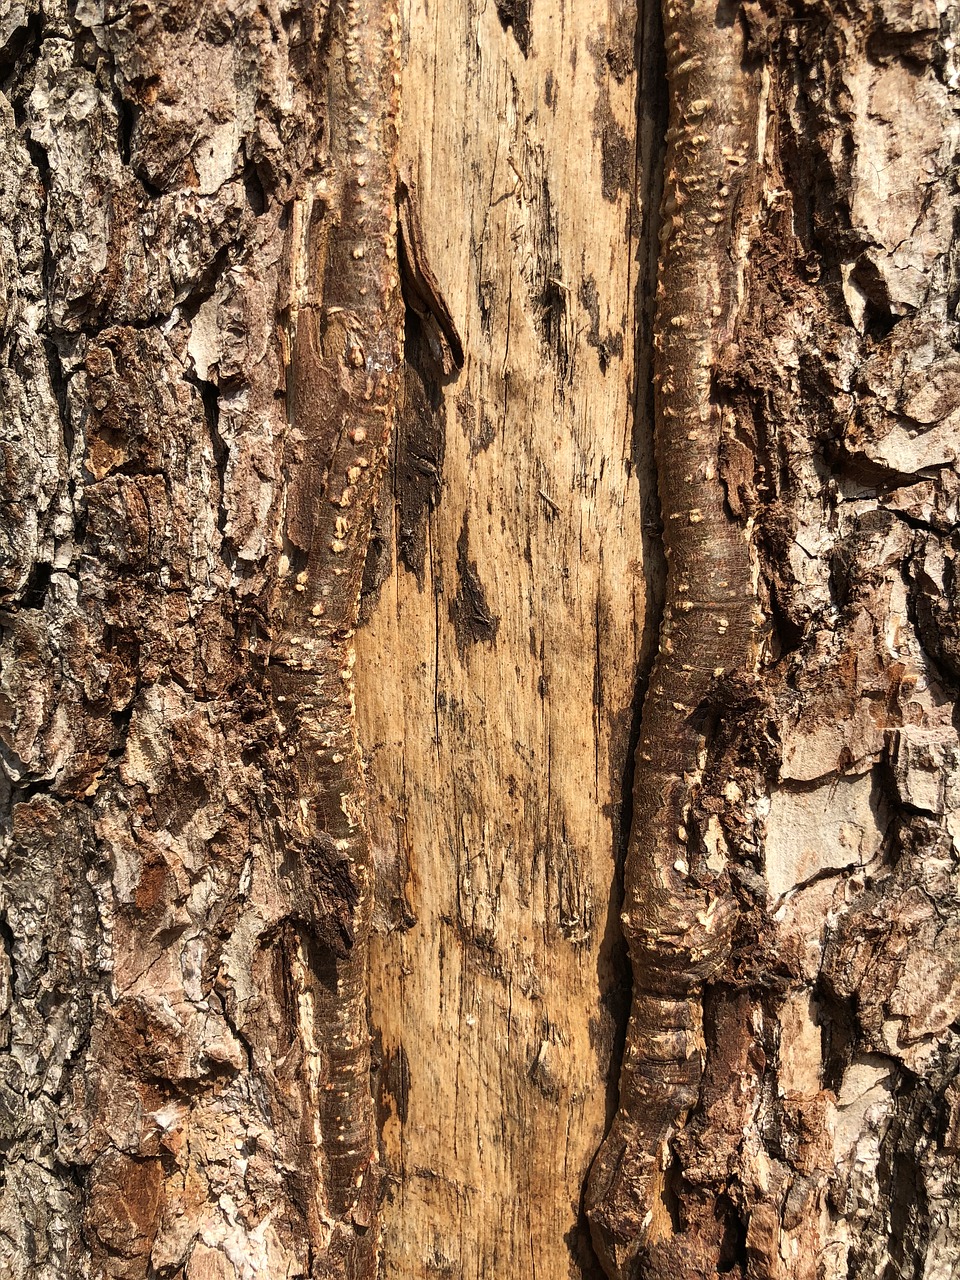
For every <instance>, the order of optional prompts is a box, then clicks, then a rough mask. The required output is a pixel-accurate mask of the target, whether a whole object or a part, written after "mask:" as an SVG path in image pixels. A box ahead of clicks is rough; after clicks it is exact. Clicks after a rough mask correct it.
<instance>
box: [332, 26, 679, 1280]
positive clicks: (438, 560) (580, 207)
mask: <svg viewBox="0 0 960 1280" xmlns="http://www.w3.org/2000/svg"><path fill="white" fill-rule="evenodd" d="M646 21H647V23H648V25H649V24H651V23H654V22H655V21H656V17H655V14H654V13H651V14H649V15H648V17H647V19H646ZM636 26H637V15H636V11H635V9H634V8H633V6H631V5H629V4H623V3H619V2H611V3H602V4H600V5H588V6H573V7H570V6H566V7H565V8H563V9H561V8H560V7H559V6H557V7H555V8H554V9H553V10H552V11H551V9H550V7H549V6H547V7H541V8H540V9H538V10H536V11H535V12H532V13H530V12H528V7H527V6H522V12H521V7H520V6H515V7H514V8H513V9H509V10H508V7H507V6H503V5H500V6H497V5H493V4H491V5H488V6H486V7H485V8H481V7H474V6H473V5H471V4H463V5H459V4H455V5H437V6H434V5H429V6H423V5H414V4H411V5H409V6H408V7H407V11H406V13H405V18H404V30H405V46H404V73H403V74H404V125H403V130H404V131H403V145H402V150H403V156H404V159H403V162H402V163H403V164H404V166H405V169H404V171H405V174H408V175H409V179H410V186H411V189H412V190H413V191H414V193H415V196H416V200H417V205H418V207H419V215H420V222H421V224H422V241H423V245H422V250H423V253H424V255H425V260H426V262H427V263H428V264H429V266H430V268H431V270H432V273H433V275H434V277H435V279H436V281H437V282H438V285H439V288H440V290H441V291H442V294H443V295H444V297H445V299H446V302H447V304H448V306H449V309H450V312H451V314H452V316H453V319H454V321H455V323H456V326H457V329H458V330H459V333H460V335H461V336H462V340H463V347H464V351H465V353H466V363H465V366H464V368H463V371H462V372H461V373H460V375H459V376H458V377H456V378H455V379H445V378H444V376H443V374H442V373H441V372H440V370H438V369H437V367H436V365H435V364H433V365H431V364H430V363H429V361H424V360H422V359H420V358H418V356H417V354H416V352H417V351H420V350H421V349H422V347H424V346H425V345H426V344H425V343H422V344H421V339H420V336H419V334H418V333H411V332H410V330H409V328H408V340H410V339H412V341H411V342H410V357H409V358H410V362H411V366H412V367H411V368H410V370H409V372H408V379H407V404H406V410H405V412H404V413H403V414H402V417H401V424H400V427H399V431H398V441H397V457H396V464H395V481H396V497H397V506H396V510H395V512H388V513H387V517H388V520H389V521H392V524H393V528H392V531H390V532H388V549H387V551H386V555H387V557H388V563H389V569H388V571H387V576H386V578H385V580H384V581H383V583H382V586H381V587H380V594H379V597H378V598H377V601H376V603H375V605H374V606H373V607H372V609H371V613H370V622H369V623H368V626H367V629H366V630H365V631H362V632H360V633H359V634H358V637H357V645H358V661H357V679H358V692H357V697H358V704H359V716H360V720H361V725H362V740H363V742H364V744H365V746H366V749H367V752H368V754H369V767H368V777H369V782H370V791H371V797H372V810H371V826H372V830H373V833H374V839H375V845H376V849H377V860H378V887H379V892H380V895H381V903H380V920H379V924H380V929H381V930H382V932H381V935H380V936H379V938H378V939H377V940H376V941H375V944H374V947H373V970H372V974H371V1007H372V1018H373V1023H374V1025H375V1027H376V1028H377V1031H378V1033H379V1035H380V1037H381V1042H382V1054H383V1068H382V1108H383V1112H382V1119H383V1142H384V1155H385V1161H386V1172H387V1179H388V1190H387V1198H386V1202H385V1204H384V1207H383V1222H384V1241H383V1274H384V1276H388V1277H404V1278H406V1277H410V1276H420V1275H435V1274H436V1275H450V1276H456V1277H461V1276H462V1277H464V1278H465V1280H467V1278H471V1277H483V1278H484V1280H487V1278H488V1277H489V1276H491V1275H493V1274H498V1273H499V1272H500V1271H501V1270H502V1269H503V1268H507V1269H510V1268H517V1269H518V1270H520V1272H521V1273H522V1274H529V1275H532V1276H533V1275H535V1276H537V1277H539V1278H541V1280H546V1278H548V1277H564V1278H566V1277H567V1276H569V1275H570V1274H571V1268H573V1272H574V1273H575V1274H594V1275H596V1274H598V1272H597V1266H596V1262H595V1260H594V1259H593V1258H592V1253H591V1250H590V1246H589V1242H588V1233H587V1231H586V1228H585V1224H584V1223H583V1222H582V1220H581V1212H580V1201H581V1196H582V1188H583V1182H584V1178H585V1176H586V1171H587V1168H588V1166H589V1163H590V1160H591V1159H592V1157H593V1154H594V1151H595V1150H596V1147H597V1145H598V1143H599V1141H600V1138H601V1136H602V1134H603V1131H604V1128H605V1125H606V1122H607V1118H608V1107H609V1105H610V1102H611V1101H612V1096H611V1093H610V1085H611V1083H612V1075H611V1059H612V1055H613V1054H614V1053H615V1037H616V1034H617V1027H618V1024H619V1023H621V1022H622V1017H623V1002H624V988H623V983H624V978H625V974H624V969H623V957H622V944H621V942H620V940H619V930H618V926H617V922H616V912H617V909H618V901H617V899H618V890H617V887H616V884H617V859H618V857H619V856H620V846H621V839H622V833H621V797H622V795H623V788H624V779H625V776H626V774H627V771H628V758H627V757H628V743H629V736H630V732H631V724H632V720H633V717H634V698H635V686H636V671H637V664H638V660H639V658H640V654H641V651H642V648H643V643H644V640H643V619H644V613H645V597H646V595H647V592H648V591H649V590H650V589H651V588H650V587H648V585H647V584H646V583H645V580H644V566H645V551H644V544H645V542H646V541H647V540H648V539H649V537H650V533H651V531H649V530H648V531H647V532H645V531H644V523H645V522H646V523H647V524H648V525H653V524H654V522H655V512H654V511H653V509H652V508H647V510H646V511H645V509H644V506H643V495H642V494H641V491H640V487H639V485H638V480H637V472H638V467H639V466H646V465H647V464H646V462H645V458H644V452H645V451H646V450H648V449H649V444H648V441H647V440H646V439H643V440H641V441H638V439H637V438H636V434H635V419H634V407H633V397H634V388H635V385H636V384H635V369H634V361H635V353H636V347H635V333H636V330H637V325H638V322H639V323H640V324H641V325H646V326H649V314H647V315H646V316H641V317H640V318H638V315H637V310H636V308H637V305H638V300H639V303H640V305H641V307H643V306H644V299H646V305H647V306H649V304H650V303H651V302H652V285H651V280H650V267H651V265H652V258H651V257H650V244H649V240H648V239H644V234H645V233H646V234H647V236H649V233H650V232H651V231H652V230H653V228H652V227H651V226H650V225H649V212H650V210H651V209H654V210H655V208H656V196H653V197H652V198H650V197H648V196H647V194H646V193H645V192H644V193H643V195H642V197H640V198H638V195H637V190H638V188H637V185H636V167H635V150H636V146H637V140H636V127H635V123H634V121H635V118H636V109H637V93H638V73H637V70H636V68H635V61H634V58H635V37H636ZM646 47H647V48H648V50H649V51H650V54H651V57H652V59H653V64H654V66H655V65H656V63H657V60H658V59H659V57H660V53H659V48H660V46H659V40H654V39H650V38H649V37H648V38H647V46H646ZM644 76H645V82H644V94H645V98H644V105H643V111H644V114H645V117H646V118H647V120H648V122H649V121H656V117H657V112H658V110H659V104H658V101H657V100H656V98H655V97H653V95H654V94H655V93H656V92H657V91H658V89H659V86H658V85H657V80H656V77H655V76H654V75H653V74H652V71H651V67H649V66H648V67H647V68H646V70H645V72H644ZM645 127H646V128H647V129H648V130H649V131H650V132H653V128H651V125H650V124H649V123H648V124H647V125H646V126H645ZM661 128H662V125H659V126H656V132H659V130H660V129H661ZM649 143H650V139H649V137H647V138H645V142H644V145H645V146H649ZM644 172H645V173H647V174H648V175H650V177H652V178H655V180H657V181H659V176H658V170H657V169H656V167H654V166H647V167H646V168H645V169H644ZM648 379H649V375H648V374H644V375H643V384H644V385H645V384H646V382H647V381H648ZM640 434H641V435H643V429H642V428H641V432H640ZM648 498H649V494H648ZM387 529H388V531H389V529H390V525H389V523H388V525H387ZM654 589H655V583H654Z"/></svg>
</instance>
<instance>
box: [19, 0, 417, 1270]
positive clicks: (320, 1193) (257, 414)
mask: <svg viewBox="0 0 960 1280" xmlns="http://www.w3.org/2000/svg"><path fill="white" fill-rule="evenodd" d="M16 19H17V15H14V16H13V18H11V30H10V31H9V32H8V33H7V37H8V45H7V50H8V53H7V56H8V59H10V60H12V69H11V75H10V86H11V93H10V97H9V99H8V100H6V101H5V102H4V106H3V111H4V116H3V120H4V127H5V131H6V132H5V142H6V156H7V161H6V164H5V167H4V184H5V185H4V195H3V199H4V201H5V205H4V210H5V215H6V216H5V220H4V222H5V230H4V233H3V253H4V279H5V281H6V285H7V294H6V311H5V327H4V342H5V355H6V361H5V366H6V385H5V394H4V402H3V412H4V414H5V419H6V421H5V427H6V431H5V438H6V441H7V471H6V490H5V494H4V498H5V502H6V504H7V511H8V517H9V519H8V524H7V529H8V536H9V551H10V557H9V561H8V567H7V577H6V580H5V584H4V585H5V589H6V590H7V592H8V596H7V612H6V613H5V615H4V621H5V630H4V640H3V658H4V702H3V713H4V730H5V734H4V737H5V754H4V762H5V765H6V775H7V777H8V779H9V780H10V784H11V785H10V786H9V788H8V800H9V822H8V825H7V827H6V830H5V837H6V839H5V848H4V871H5V877H4V890H3V900H2V909H3V917H4V921H5V925H4V934H3V936H4V940H5V948H6V949H5V952H4V955H5V960H6V964H5V971H4V972H5V979H6V982H5V999H4V1011H5V1012H4V1023H3V1035H4V1045H5V1048H6V1050H7V1052H6V1054H5V1056H4V1058H3V1072H4V1075H3V1081H4V1083H3V1090H4V1092H3V1098H4V1117H5V1118H4V1140H5V1148H4V1183H3V1191H2V1199H0V1259H2V1261H0V1266H2V1269H3V1272H4V1274H5V1275H10V1276H17V1277H21V1276H22V1277H30V1278H31V1280H40V1277H50V1278H52V1277H64V1276H78V1277H79V1276H87V1275H89V1276H97V1277H108V1276H109V1277H130V1278H131V1280H132V1278H134V1277H145V1276H147V1275H156V1276H159V1275H163V1276H182V1277H185V1280H213V1278H220V1277H224V1276H228V1275H245V1276H246V1275H251V1276H252V1275H258V1276H270V1277H280V1276H284V1277H294V1276H312V1277H314V1276H315V1277H320V1276H330V1277H333V1276H338V1277H346V1276H350V1277H360V1276H370V1275H373V1274H374V1272H375V1269H376V1247H377V1232H376V1229H375V1226H374V1219H375V1212H376V1203H377V1199H378V1191H379V1174H378V1155H377V1139H376V1131H375V1126H374V1115H373V1104H372V1097H371V1093H370V1083H369V1071H370V1052H369V1033H368V1030H367V1025H366V937H367V933H368V930H369V919H370V901H371V899H370V893H369V876H370V871H369V858H368V854H367V849H368V842H367V837H366V832H365V829H364V827H363V820H362V795H361V792H362V776H361V771H360V756H359V749H358V745H357V737H356V729H355V722H354V714H353V691H352V669H353V649H352V631H353V626H354V623H355V618H356V611H357V605H358V598H359V590H360V582H361V577H362V571H363V566H364V561H365V557H366V547H367V540H368V530H369V525H370V517H371V511H372V507H373V505H374V500H375V493H376V486H377V482H378V478H379V475H380V472H381V470H382V466H383V461H384V458H385V454H386V449H387V442H388V439H389V434H390V429H391V425H392V419H393V413H394V406H395V402H396V383H397V379H398V375H399V352H400V338H401V335H400V325H401V321H402V307H401V303H400V290H399V276H398V270H397V260H396V257H397V255H396V205H395V200H396V182H397V177H396V114H397V99H398V89H399V62H398V56H399V42H398V36H399V33H398V28H397V21H396V13H395V11H394V10H393V9H392V7H391V5H390V4H389V3H381V2H380V0H370V3H364V4H360V3H351V4H348V5H347V6H346V7H345V8H344V7H343V6H335V7H334V8H332V9H328V8H327V7H326V6H325V5H323V4H318V5H305V6H300V7H298V6H291V7H287V8H286V9H284V10H281V9H279V8H271V7H269V6H267V7H265V8H262V9H256V8H252V7H250V6H243V5H238V6H229V5H223V6H220V5H218V6H214V7H208V6H203V5H200V6H188V5H163V4H161V5H156V6H155V5H149V4H148V5H141V6H135V7H133V8H132V9H127V8H123V7H121V6H115V5H113V4H109V3H108V4H106V5H103V6H97V5H91V6H82V7H79V8H76V9H72V8H68V7H67V6H63V7H62V8H57V7H56V6H54V7H52V8H46V9H44V10H43V11H41V10H39V9H38V10H37V11H36V12H34V13H33V14H29V15H25V14H23V13H20V14H19V19H20V22H19V25H18V22H17V20H16Z"/></svg>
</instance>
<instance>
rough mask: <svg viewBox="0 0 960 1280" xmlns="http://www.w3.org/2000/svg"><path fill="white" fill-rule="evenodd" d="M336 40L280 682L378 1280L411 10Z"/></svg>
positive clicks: (293, 857) (330, 1178)
mask: <svg viewBox="0 0 960 1280" xmlns="http://www.w3.org/2000/svg"><path fill="white" fill-rule="evenodd" d="M330 23H331V31H330V37H329V46H328V50H329V56H328V62H327V67H326V69H325V76H326V86H327V95H328V101H329V102H330V103H331V104H332V105H331V110H330V115H329V120H328V137H327V139H326V143H327V153H326V155H325V156H324V160H323V164H322V166H321V168H320V173H319V176H318V177H317V179H316V180H315V182H314V183H313V184H312V186H311V188H310V189H309V191H308V192H307V193H306V194H305V196H304V198H303V199H302V200H301V202H300V203H299V204H298V205H297V207H296V208H295V213H294V218H293V221H292V231H291V237H292V246H291V262H292V267H293V276H294V279H293V297H292V300H291V311H290V329H291V339H290V348H289V349H290V357H289V371H288V402H289V420H290V427H289V434H288V438H287V445H286V449H285V456H284V468H285V472H286V510H285V515H284V522H283V529H282V535H283V539H284V547H283V553H282V555H281V558H280V575H279V578H278V582H277V587H276V592H275V595H274V600H273V642H272V646H271V652H270V660H269V666H268V672H267V673H268V676H269V682H270V685H271V687H272V690H273V695H274V704H275V709H276V714H277V717H278V719H279V721H280V722H281V725H282V734H281V743H282V745H281V748H280V750H279V751H278V752H277V755H276V760H275V769H274V775H273V776H274V797H273V798H274V802H275V804H276V806H277V810H278V812H279V814H280V815H281V817H280V820H279V824H280V826H281V828H282V833H281V837H280V838H281V839H282V841H283V844H284V847H285V849H286V851H287V855H288V860H289V862H290V863H291V864H292V866H293V868H294V875H295V877H296V879H297V880H298V881H299V885H300V890H301V893H300V894H299V895H297V896H298V898H299V900H300V901H301V902H302V904H303V908H304V911H303V918H302V919H300V920H297V921H295V922H294V930H295V933H296V935H297V940H296V945H295V948H294V951H293V965H292V969H293V973H292V977H293V982H294V985H295V987H296V988H297V1000H298V1008H299V1020H300V1034H301V1039H302V1043H303V1046H304V1050H305V1053H304V1062H303V1070H304V1073H305V1075H306V1077H307V1084H308V1088H309V1090H310V1093H311V1096H312V1100H313V1109H314V1122H313V1123H314V1130H313V1134H312V1135H309V1136H308V1138H307V1140H308V1142H310V1143H311V1144H312V1145H313V1146H314V1148H315V1152H316V1157H317V1166H318V1167H317V1174H318V1185H317V1188H316V1195H315V1206H316V1208H315V1216H314V1221H313V1224H312V1234H313V1235H314V1238H315V1242H316V1243H317V1244H318V1245H320V1246H321V1247H322V1249H323V1251H324V1252H325V1255H326V1256H325V1261H323V1262H322V1263H321V1265H320V1269H319V1270H318V1271H317V1272H316V1274H318V1275H324V1276H326V1275H328V1274H329V1275H340V1274H349V1275H351V1276H360V1275H372V1274H374V1272H375V1269H376V1245H377V1232H376V1230H374V1229H371V1226H372V1224H373V1221H374V1216H375V1212H376V1202H377V1196H378V1189H379V1177H378V1176H377V1169H376V1165H377V1136H376V1126H375V1120H374V1114H373V1104H372V1098H371V1092H370V1035H369V1028H368V1026H367V1014H366V971H367V938H368V933H369V925H370V913H371V893H370V877H371V871H370V859H369V841H368V835H367V830H366V826H365V823H364V816H363V811H364V781H363V769H362V762H361V755H360V749H359V744H358V741H357V728H356V721H355V715H354V694H353V667H354V649H353V629H354V626H355V624H356V619H357V610H358V606H359V596H360V585H361V579H362V575H363V567H364V563H365V559H366V554H367V543H368V539H369V532H370V523H371V518H372V512H373V509H374V506H375V504H376V498H377V490H378V486H379V481H380V476H381V474H382V471H383V465H384V461H385V458H386V455H387V450H388V447H389V440H390V434H391V430H392V426H393V416H394V411H395V407H396V400H397V391H398V384H399V377H400V368H401V359H402V323H403V305H402V299H401V293H400V283H399V276H398V267H397V217H396V191H397V161H396V141H397V120H398V113H399V38H398V22H397V6H396V3H395V2H394V0H365V2H362V0H353V2H352V3H348V4H347V5H346V6H345V7H341V6H335V7H333V8H332V9H331V11H330ZM341 1260H342V1261H341ZM344 1266H345V1267H346V1270H344V1269H343V1267H344ZM311 1274H313V1273H311Z"/></svg>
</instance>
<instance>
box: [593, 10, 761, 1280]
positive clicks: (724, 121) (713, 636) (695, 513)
mask: <svg viewBox="0 0 960 1280" xmlns="http://www.w3.org/2000/svg"><path fill="white" fill-rule="evenodd" d="M663 19H664V39H665V44H666V53H667V76H668V81H669V86H670V120H669V128H668V131H667V147H666V157H665V181H664V197H663V205H662V213H663V224H662V229H661V233H660V234H661V257H660V272H659V283H658V295H657V298H658V300H657V316H656V324H655V332H654V349H655V357H654V380H655V406H656V407H655V412H656V433H655V438H656V458H657V474H658V483H659V489H660V502H661V510H662V519H663V527H664V534H663V541H664V548H665V552H666V557H667V589H666V599H665V604H664V612H663V619H662V625H661V632H660V649H659V654H658V656H657V658H656V660H655V663H654V667H653V671H652V673H651V677H650V684H649V688H648V692H647V695H646V699H645V702H644V707H643V717H642V722H641V734H640V742H639V746H638V748H637V756H636V772H635V782H634V810H633V826H632V831H631V835H630V845H629V850H628V854H627V863H626V871H625V888H624V907H623V917H622V919H623V928H624V932H625V935H626V938H627V941H628V944H629V948H630V957H631V961H632V965H633V979H634V992H633V1004H632V1009H631V1014H630V1023H629V1027H628V1030H627V1039H626V1045H625V1049H624V1059H623V1067H622V1074H621V1079H620V1103H619V1109H618V1112H617V1115H616V1118H615V1120H614V1123H613V1126H612V1128H611V1131H610V1133H609V1134H608V1136H607V1138H606V1139H605V1141H604V1144H603V1146H602V1148H601V1150H600V1152H599V1153H598V1155H597V1159H596V1161H595V1163H594V1165H593V1168H592V1170H591V1174H590V1181H589V1189H588V1194H587V1205H588V1214H589V1217H590V1221H591V1226H592V1231H593V1239H594V1245H595V1247H596V1249H597V1252H598V1253H599V1255H600V1257H601V1260H602V1261H603V1264H604V1266H605V1268H606V1269H607V1271H608V1274H609V1275H611V1276H617V1277H620V1276H628V1275H632V1274H633V1268H634V1267H635V1265H636V1259H637V1258H638V1256H639V1255H640V1254H641V1253H642V1251H643V1250H644V1249H645V1248H647V1246H648V1244H649V1243H650V1242H651V1241H655V1240H656V1238H657V1234H658V1228H659V1225H660V1224H659V1223H658V1221H657V1218H658V1214H662V1213H663V1212H664V1208H663V1205H662V1204H661V1196H662V1195H663V1164H662V1159H663V1154H664V1144H665V1141H666V1139H667V1138H668V1137H669V1134H670V1132H671V1130H672V1129H673V1128H674V1126H675V1125H676V1124H677V1123H678V1122H679V1121H680V1120H681V1119H682V1117H683V1115H684V1113H685V1112H686V1111H687V1110H688V1109H689V1108H690V1107H691V1106H693V1104H694V1103H695V1102H696V1100H697V1096H698V1090H699V1085H700V1079H701V1074H702V1069H703V1049H704V1044H703V1014H702V1007H701V1002H702V993H703V989H704V986H705V984H707V983H709V982H710V980H711V978H713V977H714V976H715V975H716V974H717V973H718V971H719V970H720V968H721V967H722V965H723V964H724V961H725V960H726V958H727V955H728V952H729V947H730V938H731V930H732V926H733V921H734V917H735V913H736V907H735V902H734V899H733V898H732V896H731V894H730V892H729V886H728V884H727V883H726V879H725V877H724V876H723V875H722V874H721V875H719V876H718V875H716V874H715V871H714V869H713V868H711V867H708V866H707V863H706V859H705V851H704V849H703V847H702V845H701V842H700V839H699V833H698V831H697V829H696V826H695V824H694V820H693V814H692V812H691V801H692V799H693V797H694V796H695V793H696V789H697V785H698V779H699V777H700V774H701V771H702V767H703V752H704V749H705V744H706V740H707V733H708V730H709V728H710V720H711V712H710V706H709V704H710V697H711V691H712V690H713V689H714V688H715V687H716V686H717V684H718V682H719V681H721V680H722V679H723V677H725V676H726V677H728V676H731V675H736V674H739V673H741V672H744V671H749V670H751V669H752V665H753V662H754V653H755V618H756V605H755V589H754V585H753V573H752V569H751V558H750V549H749V544H748V532H749V531H748V529H747V528H745V527H744V525H743V524H742V523H740V522H738V521H737V520H736V519H735V518H734V517H733V515H732V512H731V509H730V506H729V505H728V502H727V495H726V490H725V486H724V483H723V481H722V479H721V451H722V449H723V447H724V437H725V434H727V433H729V431H730V429H731V425H730V421H729V419H728V418H727V417H725V415H724V411H723V406H722V403H721V401H720V398H719V396H718V393H717V389H716V386H715V383H714V375H715V372H716V369H717V367H718V364H719V362H720V359H721V354H722V351H723V348H724V344H725V343H727V342H729V341H730V339H731V337H732V334H733V330H734V324H735V320H736V316H737V309H738V305H739V303H740V300H741V299H740V295H739V278H738V273H739V270H740V266H739V257H740V255H741V254H742V253H743V243H742V242H743V238H744V236H745V234H746V232H747V231H748V230H749V226H748V225H746V226H745V219H746V218H748V217H749V210H750V207H751V206H750V194H751V193H750V187H751V183H753V182H754V181H755V171H756V147H757V138H756V133H757V126H756V101H757V95H758V88H759V85H758V80H759V77H758V75H757V74H756V73H755V72H752V71H749V70H747V69H745V68H744V66H743V56H744V33H743V29H742V26H741V20H740V17H739V13H738V9H737V7H736V6H729V9H728V8H727V7H726V6H720V7H719V9H718V8H717V6H716V5H715V4H713V3H706V2H701V0H692V2H691V0H679V2H678V3H674V2H673V0H670V2H669V3H667V4H665V6H664V9H663Z"/></svg>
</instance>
